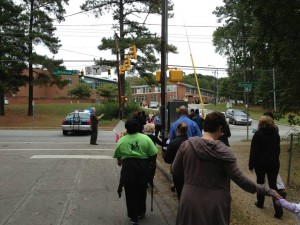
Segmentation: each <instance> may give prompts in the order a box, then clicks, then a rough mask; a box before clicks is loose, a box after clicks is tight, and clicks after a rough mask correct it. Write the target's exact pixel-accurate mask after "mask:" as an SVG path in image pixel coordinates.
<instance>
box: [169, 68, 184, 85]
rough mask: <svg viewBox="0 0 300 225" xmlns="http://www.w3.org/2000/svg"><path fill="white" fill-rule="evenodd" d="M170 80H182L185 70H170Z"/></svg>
mask: <svg viewBox="0 0 300 225" xmlns="http://www.w3.org/2000/svg"><path fill="white" fill-rule="evenodd" d="M169 76H170V78H169V81H170V82H181V81H182V79H183V71H182V70H170V72H169Z"/></svg>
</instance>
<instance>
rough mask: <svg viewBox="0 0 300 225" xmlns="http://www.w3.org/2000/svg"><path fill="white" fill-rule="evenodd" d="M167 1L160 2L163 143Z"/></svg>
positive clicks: (163, 127) (164, 133)
mask: <svg viewBox="0 0 300 225" xmlns="http://www.w3.org/2000/svg"><path fill="white" fill-rule="evenodd" d="M167 22H168V0H163V1H162V26H161V76H160V83H161V109H160V110H161V112H160V114H161V125H162V141H163V143H165V141H166V137H167V134H166V133H167V132H166V71H167V36H168V32H167V30H168V25H167Z"/></svg>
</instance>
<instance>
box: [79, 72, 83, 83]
mask: <svg viewBox="0 0 300 225" xmlns="http://www.w3.org/2000/svg"><path fill="white" fill-rule="evenodd" d="M79 80H81V81H82V80H84V72H83V70H81V71H80V74H79Z"/></svg>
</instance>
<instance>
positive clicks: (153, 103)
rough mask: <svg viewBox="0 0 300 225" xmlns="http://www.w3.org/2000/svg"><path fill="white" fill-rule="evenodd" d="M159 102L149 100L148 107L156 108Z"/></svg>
mask: <svg viewBox="0 0 300 225" xmlns="http://www.w3.org/2000/svg"><path fill="white" fill-rule="evenodd" d="M158 106H159V103H158V102H150V104H149V108H158Z"/></svg>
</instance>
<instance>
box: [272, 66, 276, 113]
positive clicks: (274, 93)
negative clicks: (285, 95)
mask: <svg viewBox="0 0 300 225" xmlns="http://www.w3.org/2000/svg"><path fill="white" fill-rule="evenodd" d="M273 95H274V111H275V112H276V111H277V109H276V92H275V69H274V68H273Z"/></svg>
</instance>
